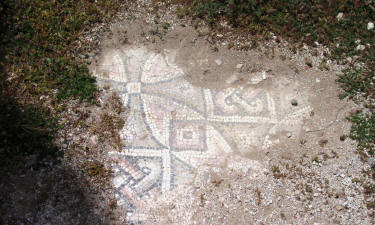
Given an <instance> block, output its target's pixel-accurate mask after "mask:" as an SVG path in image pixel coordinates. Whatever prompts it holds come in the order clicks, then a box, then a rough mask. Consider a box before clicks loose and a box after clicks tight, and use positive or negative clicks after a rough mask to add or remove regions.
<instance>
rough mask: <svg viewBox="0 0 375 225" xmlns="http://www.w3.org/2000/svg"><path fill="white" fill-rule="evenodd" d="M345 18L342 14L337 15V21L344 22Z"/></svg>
mask: <svg viewBox="0 0 375 225" xmlns="http://www.w3.org/2000/svg"><path fill="white" fill-rule="evenodd" d="M343 17H344V13H342V12H340V13H339V14H337V16H336V19H337V20H338V21H340V20H342V18H343Z"/></svg>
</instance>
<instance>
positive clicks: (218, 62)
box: [215, 59, 223, 66]
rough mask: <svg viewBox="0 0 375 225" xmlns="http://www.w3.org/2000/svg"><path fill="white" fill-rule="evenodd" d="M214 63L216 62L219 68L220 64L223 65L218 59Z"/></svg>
mask: <svg viewBox="0 0 375 225" xmlns="http://www.w3.org/2000/svg"><path fill="white" fill-rule="evenodd" d="M215 62H216V64H217V65H219V66H220V65H221V64H223V61H221V60H220V59H216V60H215Z"/></svg>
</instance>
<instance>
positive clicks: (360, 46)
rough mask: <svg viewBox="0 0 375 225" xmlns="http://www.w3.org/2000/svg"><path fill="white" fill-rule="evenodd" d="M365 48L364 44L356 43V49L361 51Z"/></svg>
mask: <svg viewBox="0 0 375 225" xmlns="http://www.w3.org/2000/svg"><path fill="white" fill-rule="evenodd" d="M365 48H366V46H364V45H358V46H357V48H356V49H357V50H358V51H363V50H365Z"/></svg>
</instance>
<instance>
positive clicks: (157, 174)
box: [6, 1, 374, 225]
mask: <svg viewBox="0 0 375 225" xmlns="http://www.w3.org/2000/svg"><path fill="white" fill-rule="evenodd" d="M152 6H153V5H152V3H150V2H149V1H145V2H144V3H142V4H141V3H139V4H135V5H133V6H132V7H130V8H129V9H128V11H126V12H122V13H120V14H119V15H117V16H116V18H115V19H114V21H112V23H111V24H109V25H108V27H109V28H108V30H107V31H106V32H101V33H99V32H97V30H95V29H94V30H92V31H90V32H87V34H85V35H84V37H83V39H87V40H99V44H100V47H99V49H95V50H93V52H94V54H93V55H92V56H90V63H91V65H90V70H91V71H92V72H93V74H94V75H95V76H96V77H98V84H99V86H100V89H101V95H100V98H99V102H100V104H99V105H101V107H98V106H90V107H89V106H81V105H78V106H77V105H71V106H70V107H72V110H71V111H69V113H68V114H69V115H67V116H69V117H74V120H73V121H76V123H71V124H68V125H67V126H66V128H65V129H64V131H63V132H61V134H60V136H61V137H59V139H58V140H59V142H60V144H61V146H62V147H63V148H65V149H66V150H65V151H66V157H65V158H67V161H68V162H69V163H67V164H64V165H65V166H64V167H63V168H61V170H63V171H66V170H67V169H66V168H71V167H74V169H72V171H75V172H73V174H76V175H71V176H73V177H75V178H74V179H73V178H71V177H70V178H69V176H68V175H67V176H68V177H67V178H64V180H69V182H68V183H69V185H67V186H68V187H72V186H73V187H75V186H77V185H78V184H77V185H75V184H76V183H80V181H84V182H82V183H83V185H82V183H81V184H79V185H78V186H79V188H72V189H78V191H69V190H70V189H69V188H68V189H65V188H64V187H65V186H64V184H65V183H66V182H63V180H61V179H60V178H56V179H57V180H56V179H53V177H54V176H52V175H51V178H50V181H48V182H47V181H45V179H44V178H43V179H41V180H43V182H42V183H41V184H35V185H37V186H38V187H45V188H46V190H47V189H48V191H45V192H46V193H52V192H54V193H55V194H56V195H62V196H65V197H61V198H60V200H61V201H57V200H56V198H55V199H54V198H50V197H46V199H45V200H44V201H43V202H38V203H37V204H39V207H40V209H38V210H37V211H32V210H30V209H32V206H28V205H27V204H24V202H27V203H31V202H33V201H34V200H33V201H29V200H26V201H25V200H22V199H20V198H21V197H20V196H24V194H21V195H19V194H12V195H10V199H9V201H10V202H11V204H10V205H9V208H8V209H7V211H6V212H7V213H8V214H9V215H12V216H10V217H9V220H8V221H9V223H8V224H12V220H14V221H20V220H18V219H17V218H21V217H22V218H25V222H16V223H14V224H314V225H315V224H316V225H317V224H374V211H373V210H371V209H368V208H367V207H366V201H367V200H368V199H366V195H364V194H363V193H364V188H363V185H362V183H364V182H366V179H368V178H367V177H366V176H365V175H364V174H363V172H364V171H368V170H370V169H371V165H370V162H366V161H363V160H361V157H360V154H358V153H357V151H356V144H355V142H353V141H352V140H350V139H348V138H345V136H344V135H346V134H348V133H349V130H350V123H349V122H348V121H347V119H346V117H347V116H348V115H350V113H351V112H354V111H355V110H356V109H357V106H356V105H355V104H354V103H352V102H350V101H348V100H340V99H339V98H338V95H339V93H340V89H339V87H338V84H337V83H336V78H337V76H336V75H337V74H338V73H340V71H341V70H342V69H344V67H343V66H342V65H337V64H335V62H328V63H327V64H328V67H329V68H328V69H324V70H321V69H319V68H318V67H319V65H320V63H321V62H322V59H323V53H324V52H325V51H328V50H327V49H326V48H325V47H324V46H320V45H318V47H317V48H315V49H312V48H309V47H303V48H301V49H299V50H297V51H296V52H292V51H291V50H289V48H288V46H289V44H288V43H287V42H286V41H283V40H281V39H279V38H278V37H273V38H271V40H269V41H265V42H264V43H261V44H259V45H258V47H257V48H255V49H248V50H246V51H244V50H242V51H241V50H239V49H240V47H239V46H243V45H249V44H251V43H252V40H251V39H250V38H249V39H248V40H247V39H246V38H243V37H241V38H237V37H236V36H235V35H232V34H231V33H230V27H229V28H228V27H227V25H225V24H224V25H223V27H226V29H223V33H214V32H212V31H211V30H210V29H209V27H208V26H207V25H205V24H204V23H203V22H202V21H198V25H196V24H197V22H196V21H190V20H188V19H177V18H176V16H175V15H174V8H164V9H160V10H161V11H159V12H158V16H156V14H155V13H153V11H152V10H151V9H152ZM156 20H157V21H158V22H157V23H156V22H155V21H156ZM103 26H104V25H103ZM228 30H229V31H228ZM228 43H235V44H234V46H235V47H233V48H228ZM307 59H308V60H309V61H311V63H309V64H310V65H307V64H306V60H307ZM122 68H125V69H122ZM138 73H139V74H140V75H139V76H140V78H134V77H135V76H136V75H134V74H138ZM136 79H140V80H136ZM168 82H172V83H168ZM137 85H138V86H137ZM138 96H139V97H138ZM150 96H151V97H150ZM152 96H154V97H152ZM155 96H156V97H155ZM129 99H130V100H129ZM202 99H203V100H202ZM137 101H139V102H140V104H139V105H140V106H139V105H138V102H137ZM210 101H212V104H211V102H210ZM136 103H137V104H136ZM210 106H211V107H212V109H211V108H210ZM200 107H202V108H204V109H202V110H200V109H201V108H200ZM201 112H202V113H201ZM211 112H212V114H211ZM203 114H204V116H202V115H203ZM84 115H86V116H84ZM106 118H107V119H108V118H109V119H108V120H109V121H111V122H109V123H105V121H108V120H107V119H106ZM160 118H161V119H160ZM176 118H180V119H176ZM181 118H182V119H181ZM141 120H142V121H143V120H144V121H146V122H144V123H143V122H142V123H141V122H140V121H141ZM82 121H83V122H84V123H85V124H84V125H83V124H81V122H82ZM103 121H104V122H103ZM113 121H115V122H113ZM116 121H117V122H116ZM165 121H167V122H165ZM181 121H182V122H181ZM191 121H194V123H192V122H191ZM180 122H181V123H182V125H181V126H182V127H179V125H176V124H178V123H180ZM159 123H163V124H162V125H160V127H163V128H160V127H159ZM164 123H168V126H167V125H165V124H164ZM77 124H78V125H77ZM145 124H146V125H145ZM191 124H193V125H191ZM195 124H199V125H197V127H194V126H195ZM202 124H203V125H202ZM169 126H170V127H172V126H175V127H177V129H178V130H177V131H175V130H174V129H175V128H174V127H172V128H169ZM189 126H190V127H192V128H191V131H190V130H189V132H185V130H186V129H188V128H189V129H190V127H189ZM169 129H170V130H169ZM202 130H203V131H202ZM133 131H134V132H133ZM179 132H182V133H181V135H182V136H181V137H182V138H186V139H189V141H188V140H185V142H184V140H180V139H178V138H177V137H176V138H175V139H173V140H169V143H167V141H166V144H165V143H164V142H163V138H166V136H165V135H166V134H165V133H168V134H169V133H171V134H173V135H174V134H175V133H176V136H177V134H179ZM203 134H204V135H203ZM173 135H170V136H173ZM201 137H202V138H201ZM173 138H174V136H173ZM170 139H171V138H170ZM155 140H156V141H155ZM197 140H198V141H203V142H205V146H204V150H200V149H199V151H198V150H197V151H192V150H191V149H193V148H197V149H198V148H200V142H199V143H198V142H197V143H196V142H194V141H197ZM155 142H157V143H159V144H160V145H161V146H164V147H163V148H161V150H160V149H159V148H157V147H155V146H154V143H155ZM175 142H176V143H175ZM191 143H194V145H193V144H191ZM180 144H181V145H183V146H189V147H186V148H185V147H181V148H180ZM139 145H141V146H147V148H144V149H141V150H142V151H141V150H139V148H137V146H139ZM197 146H198V147H197ZM82 148H83V150H82ZM202 148H203V147H202ZM137 149H138V151H139V152H142V153H139V154H138V153H137V151H136V150H137ZM156 150H160V151H161V153H160V155H159V153H158V151H156ZM185 152H186V154H185ZM197 152H199V153H197ZM202 152H203V153H202ZM205 153H207V155H205ZM165 154H168V157H165ZM189 154H190V155H189ZM199 154H202V155H203V156H201V155H199ZM77 156H79V157H77ZM159 156H160V157H159ZM72 158H73V159H72ZM159 158H161V159H160V160H159ZM167 159H170V162H169V161H168V160H167ZM88 162H89V163H88ZM93 163H94V165H95V166H92V165H93ZM90 165H91V166H90ZM98 168H99V169H98ZM100 168H101V169H100ZM80 169H81V170H84V171H86V172H83V173H78V172H77V171H79V170H80ZM54 171H55V170H53V171H51V172H49V173H54ZM35 173H38V174H40V173H41V172H28V173H26V175H21V177H25V176H26V177H27V178H28V179H31V178H32V177H33V176H36V175H35ZM49 173H48V174H49ZM56 173H59V172H56ZM77 173H78V175H77ZM61 174H71V173H68V172H67V173H61ZM90 174H91V175H92V176H91V175H90ZM98 174H99V178H98V176H97V175H98ZM166 174H168V176H167V175H166ZM87 177H88V178H89V179H88V178H87ZM15 179H16V178H15ZM17 179H18V178H17ZM51 179H52V180H51ZM171 179H172V180H171ZM59 180H60V183H59ZM70 180H71V181H73V180H74V182H73V183H74V184H70ZM146 181H147V182H146ZM14 182H15V183H17V184H18V185H20V186H22V184H21V183H22V182H21V183H20V182H16V181H14ZM10 183H12V181H10ZM86 183H87V184H86ZM59 184H61V185H62V186H61V187H59ZM81 186H84V187H82V188H81ZM29 187H30V188H31V187H32V186H29ZM29 187H27V186H25V187H24V188H25V193H31V192H35V190H34V189H33V188H31V189H30V190H27V189H28V188H29ZM103 187H104V188H103ZM14 188H15V189H17V190H19V191H21V192H22V190H23V189H20V188H19V187H14ZM61 190H65V191H66V192H67V193H66V194H64V192H61ZM94 190H95V191H94ZM9 192H11V193H16V192H15V191H14V190H9ZM72 192H79V193H80V194H78V196H81V198H77V197H76V196H77V195H76V194H71V193H72ZM37 193H38V195H37V197H35V199H40V198H42V197H41V196H40V192H37ZM67 196H70V197H67ZM35 201H38V200H35ZM67 203H68V204H67ZM56 204H57V206H56ZM21 205H22V207H24V208H27V209H25V210H22V209H21V208H22V207H21ZM67 206H68V207H67ZM109 206H111V207H109ZM58 207H61V208H60V209H59V208H58ZM72 208H75V209H77V210H72ZM16 209H17V210H16ZM25 212H27V213H28V214H27V215H26V214H25ZM87 212H92V216H91V213H87ZM19 213H21V214H22V215H18V214H19ZM27 218H33V219H27Z"/></svg>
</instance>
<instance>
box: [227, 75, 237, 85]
mask: <svg viewBox="0 0 375 225" xmlns="http://www.w3.org/2000/svg"><path fill="white" fill-rule="evenodd" d="M237 81H238V77H237V75H235V74H233V75H232V76H230V77H229V78H228V79H227V80H226V81H225V82H226V83H227V84H233V83H236V82H237Z"/></svg>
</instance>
